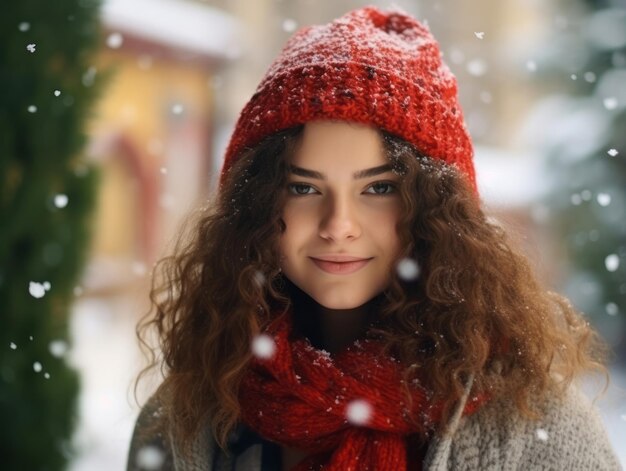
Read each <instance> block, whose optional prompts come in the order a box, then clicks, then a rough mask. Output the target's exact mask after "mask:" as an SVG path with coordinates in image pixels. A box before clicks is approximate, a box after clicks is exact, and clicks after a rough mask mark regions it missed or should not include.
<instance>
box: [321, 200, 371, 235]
mask: <svg viewBox="0 0 626 471" xmlns="http://www.w3.org/2000/svg"><path fill="white" fill-rule="evenodd" d="M319 233H320V237H322V238H323V239H332V240H335V241H339V240H344V239H354V238H357V237H359V236H360V235H361V225H360V223H359V214H358V208H357V207H356V204H355V203H354V202H352V201H350V200H349V198H347V197H333V198H329V199H328V202H327V204H326V205H325V207H324V209H323V215H322V219H321V221H320V231H319Z"/></svg>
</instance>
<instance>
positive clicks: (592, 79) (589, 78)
mask: <svg viewBox="0 0 626 471" xmlns="http://www.w3.org/2000/svg"><path fill="white" fill-rule="evenodd" d="M583 78H584V79H585V81H586V82H589V83H593V82H595V81H596V74H594V73H593V72H585V73H584V74H583Z"/></svg>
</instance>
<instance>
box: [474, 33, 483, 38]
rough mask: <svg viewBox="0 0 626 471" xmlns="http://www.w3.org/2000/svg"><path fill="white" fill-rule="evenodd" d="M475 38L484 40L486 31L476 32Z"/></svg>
mask: <svg viewBox="0 0 626 471" xmlns="http://www.w3.org/2000/svg"><path fill="white" fill-rule="evenodd" d="M474 36H476V37H477V38H478V39H483V38H484V37H485V32H484V31H476V32H474Z"/></svg>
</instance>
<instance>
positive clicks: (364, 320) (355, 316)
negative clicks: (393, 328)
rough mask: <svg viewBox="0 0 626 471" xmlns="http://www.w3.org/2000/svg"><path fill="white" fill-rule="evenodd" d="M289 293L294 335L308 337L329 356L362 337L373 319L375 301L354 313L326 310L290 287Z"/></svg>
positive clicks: (347, 310)
mask: <svg viewBox="0 0 626 471" xmlns="http://www.w3.org/2000/svg"><path fill="white" fill-rule="evenodd" d="M290 284H291V283H290ZM290 291H291V299H292V301H293V326H294V331H295V332H297V333H298V334H299V335H303V336H305V337H307V338H308V339H309V340H310V342H311V344H312V345H313V346H314V347H315V348H317V349H320V350H326V351H327V352H329V353H331V354H335V353H338V352H340V351H341V350H343V349H344V348H346V347H348V346H349V345H351V344H352V343H354V341H355V340H357V339H359V338H361V337H363V336H364V335H365V333H366V332H367V329H368V327H369V325H370V323H371V321H372V319H373V314H374V311H375V309H374V306H375V304H376V303H375V301H374V300H371V301H369V302H367V303H365V304H363V305H362V306H359V307H356V308H353V309H329V308H326V307H324V306H322V305H321V304H319V303H318V302H316V301H315V300H314V299H313V298H311V297H310V296H309V295H307V294H306V293H304V292H303V291H302V290H300V289H299V288H298V287H297V286H295V285H293V284H291V286H290ZM375 299H376V298H375Z"/></svg>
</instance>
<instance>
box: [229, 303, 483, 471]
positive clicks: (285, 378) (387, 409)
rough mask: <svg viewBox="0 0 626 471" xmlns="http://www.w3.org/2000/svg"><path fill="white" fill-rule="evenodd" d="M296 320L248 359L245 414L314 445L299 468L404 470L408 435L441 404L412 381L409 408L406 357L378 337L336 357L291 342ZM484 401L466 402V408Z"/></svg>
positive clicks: (271, 435) (262, 428)
mask: <svg viewBox="0 0 626 471" xmlns="http://www.w3.org/2000/svg"><path fill="white" fill-rule="evenodd" d="M291 322H292V321H291V314H290V313H289V312H287V313H285V314H282V315H281V316H280V317H279V318H277V319H276V320H275V321H274V322H273V323H272V325H271V326H270V327H269V328H268V329H267V332H266V333H265V334H264V335H266V336H267V337H265V338H264V340H265V341H267V342H266V344H269V346H270V347H273V352H272V355H271V356H268V357H265V356H264V355H262V356H255V357H254V358H253V360H252V361H251V363H250V365H249V369H248V371H247V373H246V375H245V377H244V379H243V382H242V384H241V388H240V394H239V399H240V403H241V407H242V420H243V421H244V422H245V423H246V424H247V425H248V426H249V427H250V428H251V429H252V430H254V431H255V432H257V433H258V434H259V435H261V436H262V437H264V438H265V439H267V440H270V441H272V442H275V443H278V444H280V445H282V446H285V447H288V448H296V449H301V450H306V451H308V452H310V453H311V454H310V455H309V456H308V457H307V458H305V459H304V460H302V461H301V462H300V463H298V464H297V465H296V466H295V467H294V468H292V469H293V470H295V471H304V470H310V469H323V470H328V471H335V470H336V471H345V470H367V469H369V470H394V471H396V470H397V471H403V470H406V469H407V440H406V439H407V437H408V436H409V435H411V434H415V433H421V434H424V433H425V431H428V430H431V429H432V428H433V426H435V425H436V424H437V423H438V421H439V418H440V415H441V404H436V403H433V402H432V401H431V400H430V397H429V394H428V392H427V391H426V390H424V389H423V388H422V387H420V386H419V384H414V385H412V387H411V391H412V398H413V404H412V406H411V408H410V410H409V405H408V404H406V396H405V392H404V389H403V385H402V383H401V381H402V377H401V372H402V369H401V367H400V364H399V362H398V361H397V360H395V359H393V358H391V357H389V356H385V355H382V353H381V348H382V346H381V344H380V343H379V342H377V341H374V340H361V341H357V342H355V343H354V344H353V345H352V346H350V347H348V348H347V349H345V350H343V351H342V352H340V353H339V354H337V355H335V356H334V357H332V358H331V356H330V355H329V354H328V353H327V352H324V351H323V350H318V349H315V348H314V347H313V346H312V345H311V343H310V342H309V341H308V339H306V338H299V339H296V340H294V341H290V340H289V335H290V332H291V327H292V324H291ZM270 339H271V340H270ZM272 342H273V344H272ZM270 350H271V349H270ZM481 402H482V399H481V398H479V399H478V400H473V401H468V404H467V406H466V407H465V409H464V413H465V414H469V413H472V412H474V411H475V410H476V409H477V408H478V407H479V405H480V403H481ZM409 415H411V416H412V417H415V418H416V419H417V420H418V421H419V422H418V425H414V424H411V423H410V422H409V421H407V420H406V418H407V417H408V416H409Z"/></svg>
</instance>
